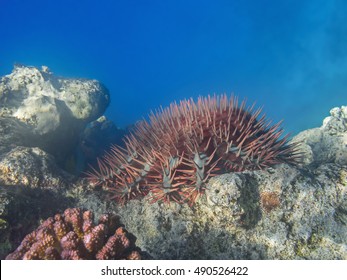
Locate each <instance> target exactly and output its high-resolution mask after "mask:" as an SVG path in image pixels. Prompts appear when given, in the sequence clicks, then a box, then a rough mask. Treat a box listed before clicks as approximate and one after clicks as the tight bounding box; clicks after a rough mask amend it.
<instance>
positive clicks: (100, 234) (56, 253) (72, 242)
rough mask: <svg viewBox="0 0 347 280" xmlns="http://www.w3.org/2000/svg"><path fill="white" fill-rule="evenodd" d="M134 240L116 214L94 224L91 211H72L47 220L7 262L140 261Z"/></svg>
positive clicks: (27, 237)
mask: <svg viewBox="0 0 347 280" xmlns="http://www.w3.org/2000/svg"><path fill="white" fill-rule="evenodd" d="M135 239H136V238H135V236H133V235H132V234H129V233H128V232H127V231H126V230H125V229H124V228H123V227H122V226H121V224H120V223H119V220H118V217H117V216H115V215H113V216H112V215H108V214H104V215H102V216H101V217H100V218H99V224H98V225H94V223H93V213H92V212H91V211H84V212H82V210H81V209H79V208H69V209H66V210H65V211H64V214H63V215H61V214H56V215H55V216H54V217H51V218H48V219H47V220H45V221H44V222H43V223H42V224H41V225H40V226H39V227H38V228H37V229H36V230H35V231H33V232H32V233H30V234H28V235H27V236H26V237H25V238H24V239H23V241H22V243H21V244H20V245H19V247H18V248H17V249H16V250H15V251H14V252H13V253H11V254H9V255H8V256H7V257H6V259H7V260H18V259H25V260H32V259H36V260H59V259H65V260H80V259H94V260H95V259H97V260H110V259H113V260H114V259H128V260H129V259H130V260H134V259H141V254H140V252H141V250H140V249H139V248H137V247H136V246H135Z"/></svg>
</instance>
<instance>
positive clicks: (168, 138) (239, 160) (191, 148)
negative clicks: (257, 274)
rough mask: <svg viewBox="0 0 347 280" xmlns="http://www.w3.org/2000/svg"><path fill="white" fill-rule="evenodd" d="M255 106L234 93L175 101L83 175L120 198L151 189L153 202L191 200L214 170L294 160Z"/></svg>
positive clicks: (297, 156)
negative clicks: (86, 174)
mask: <svg viewBox="0 0 347 280" xmlns="http://www.w3.org/2000/svg"><path fill="white" fill-rule="evenodd" d="M260 114H261V109H257V110H254V104H253V105H252V106H250V107H246V101H245V100H243V101H242V102H241V104H239V102H238V98H237V97H235V96H231V97H230V98H228V96H227V95H221V96H213V97H211V96H208V97H200V98H199V99H198V100H197V102H194V101H193V100H192V99H189V100H183V101H181V102H180V103H179V104H177V103H172V104H171V105H170V106H169V107H168V108H164V109H162V108H161V109H160V110H158V111H156V112H152V113H151V115H150V116H149V122H148V121H145V120H144V121H141V122H139V123H137V124H136V127H135V128H134V130H133V131H132V132H131V133H130V134H129V135H128V136H127V137H125V139H124V143H125V148H122V147H119V146H113V147H112V148H111V150H110V151H109V152H108V153H106V155H105V156H104V157H103V158H102V159H99V160H98V168H96V169H94V168H93V170H92V171H91V172H89V173H88V178H89V179H90V180H91V182H92V183H93V184H95V185H101V186H103V187H105V188H106V189H107V190H109V191H110V194H111V198H113V199H115V200H116V201H118V202H120V203H125V202H127V201H128V200H130V199H134V198H137V197H141V196H145V195H149V197H150V200H151V201H152V202H156V201H163V202H171V201H174V202H177V203H184V202H187V203H189V204H190V205H192V204H194V203H195V202H196V201H197V199H198V198H199V197H200V196H201V195H202V194H203V193H204V190H205V188H206V182H207V180H208V179H209V178H211V177H213V176H215V175H217V174H221V173H223V172H228V171H229V172H230V171H231V172H240V171H244V170H257V169H264V168H266V167H269V166H273V165H275V164H279V163H289V164H296V163H298V162H299V159H300V154H299V152H298V149H297V145H296V144H290V143H288V135H285V136H283V135H282V134H283V130H282V129H281V128H280V123H277V124H275V125H272V124H271V122H269V121H268V120H266V119H265V116H264V115H262V116H260ZM259 116H260V118H259Z"/></svg>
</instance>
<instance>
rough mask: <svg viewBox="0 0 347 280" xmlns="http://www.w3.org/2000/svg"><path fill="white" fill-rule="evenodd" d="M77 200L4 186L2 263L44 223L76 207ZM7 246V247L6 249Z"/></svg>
mask: <svg viewBox="0 0 347 280" xmlns="http://www.w3.org/2000/svg"><path fill="white" fill-rule="evenodd" d="M74 204H75V202H74V200H73V199H69V198H66V197H65V196H64V194H63V193H61V192H59V191H53V190H49V189H45V190H43V189H39V188H35V189H31V188H29V187H28V186H4V185H1V186H0V220H1V221H2V222H3V226H2V227H0V240H1V242H7V245H5V244H2V246H1V248H0V259H4V257H5V256H6V255H7V254H8V253H10V252H11V251H13V250H14V249H15V248H16V247H18V245H19V244H20V242H21V241H22V239H23V238H24V237H25V236H26V235H27V234H29V233H30V232H31V231H33V230H34V229H35V228H37V226H38V225H39V224H40V222H41V221H43V220H45V219H47V218H48V217H50V216H54V214H56V213H59V212H63V211H64V210H65V209H66V208H69V207H73V206H74ZM3 245H4V246H3Z"/></svg>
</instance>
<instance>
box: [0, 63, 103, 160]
mask: <svg viewBox="0 0 347 280" xmlns="http://www.w3.org/2000/svg"><path fill="white" fill-rule="evenodd" d="M109 101H110V96H109V93H108V91H107V89H106V88H105V87H104V86H103V85H102V84H100V83H99V82H98V81H96V80H87V79H70V78H62V77H58V76H54V75H53V74H52V72H50V71H49V69H48V68H47V67H45V66H43V67H42V69H38V68H36V67H26V66H16V67H15V68H14V69H13V72H12V73H11V74H9V75H6V76H4V77H1V78H0V117H1V118H3V119H4V118H12V119H14V120H16V121H17V122H19V123H20V124H21V125H20V126H21V127H22V129H21V133H23V131H26V132H25V134H24V136H23V137H25V138H26V139H30V143H29V144H28V143H26V144H27V145H29V146H32V147H40V148H41V149H43V150H45V151H47V152H49V153H51V154H52V155H54V156H56V157H57V159H58V160H60V161H62V160H64V157H65V156H66V155H68V154H69V152H71V150H72V149H73V148H74V147H75V145H76V143H77V141H78V136H79V134H80V133H81V132H82V131H83V129H84V127H85V125H86V124H87V123H89V122H90V121H93V120H95V119H97V118H98V117H99V116H100V115H102V114H103V112H104V111H105V109H106V107H107V106H108V104H109ZM5 123H8V122H6V121H5ZM11 133H13V134H14V135H18V134H19V133H18V132H16V131H15V130H11ZM0 137H1V136H0ZM7 137H8V138H10V136H7ZM0 142H1V140H0ZM26 142H27V141H26Z"/></svg>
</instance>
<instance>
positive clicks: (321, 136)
mask: <svg viewBox="0 0 347 280" xmlns="http://www.w3.org/2000/svg"><path fill="white" fill-rule="evenodd" d="M293 141H295V142H299V143H301V146H302V147H301V148H302V150H303V151H304V152H305V157H304V161H305V164H316V165H317V164H320V163H324V162H333V163H337V164H343V165H346V164H347V106H342V107H341V108H338V107H336V108H333V109H331V110H330V116H329V117H326V118H325V119H324V120H323V125H322V126H321V127H319V128H313V129H308V130H305V131H303V132H301V133H299V134H298V135H297V136H295V137H294V139H293Z"/></svg>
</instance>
